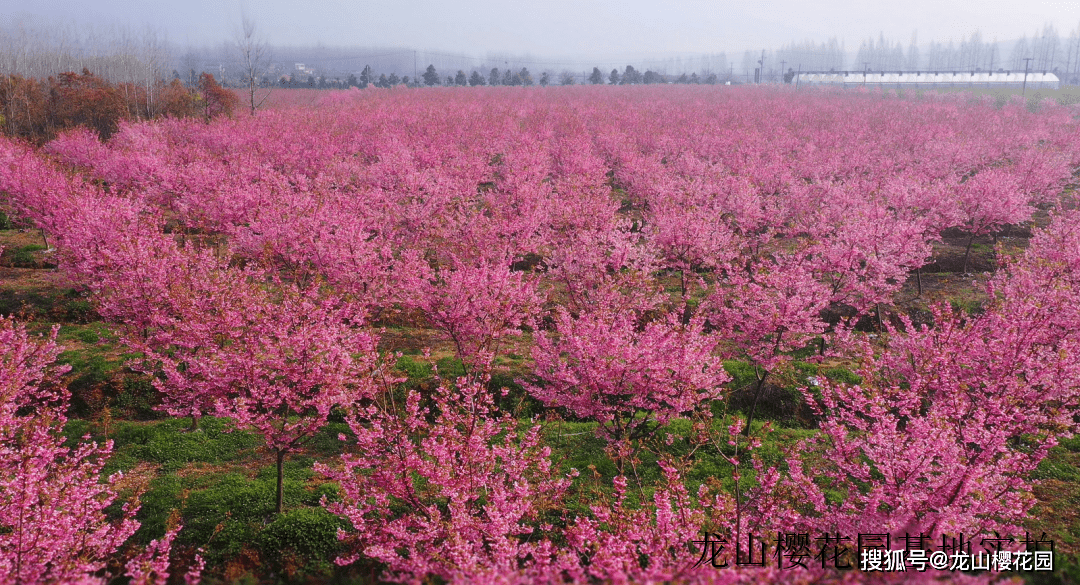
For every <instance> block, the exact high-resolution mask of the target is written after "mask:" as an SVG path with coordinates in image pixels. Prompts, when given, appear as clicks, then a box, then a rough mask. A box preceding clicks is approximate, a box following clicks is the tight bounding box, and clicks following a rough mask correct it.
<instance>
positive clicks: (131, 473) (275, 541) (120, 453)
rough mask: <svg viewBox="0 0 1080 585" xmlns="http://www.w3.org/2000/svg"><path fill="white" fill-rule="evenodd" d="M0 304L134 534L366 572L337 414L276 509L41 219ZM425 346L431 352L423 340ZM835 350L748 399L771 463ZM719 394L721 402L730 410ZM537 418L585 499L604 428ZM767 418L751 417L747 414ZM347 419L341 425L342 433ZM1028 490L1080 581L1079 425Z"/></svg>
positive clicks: (272, 573)
mask: <svg viewBox="0 0 1080 585" xmlns="http://www.w3.org/2000/svg"><path fill="white" fill-rule="evenodd" d="M1017 233H1018V234H1020V235H1011V236H1007V237H1008V239H1004V238H1000V239H999V243H1000V244H1001V247H1000V248H995V247H994V245H993V244H994V242H993V241H992V239H991V238H982V239H978V240H976V242H975V244H976V245H974V246H973V247H972V252H971V258H969V271H970V272H977V273H976V274H960V273H959V270H960V268H959V267H958V263H959V262H962V255H963V253H964V248H965V247H966V243H967V242H966V241H958V240H953V239H949V238H946V240H945V241H944V242H942V243H941V244H939V245H937V246H936V247H935V262H934V263H933V264H932V265H931V266H928V267H926V268H925V269H924V270H923V273H922V293H921V294H919V292H918V287H917V284H916V278H915V276H914V275H912V276H911V278H909V279H908V281H907V282H906V283H905V285H904V287H903V288H902V289H901V291H900V292H899V293H898V294H897V295H896V298H895V299H894V302H893V305H892V306H890V307H885V309H884V312H885V318H888V315H889V314H890V313H895V312H905V313H907V314H909V315H912V317H913V318H914V319H915V320H916V321H918V320H919V316H923V317H925V315H927V314H928V308H929V306H930V304H932V303H938V302H941V303H951V304H952V305H953V306H955V307H959V308H963V309H964V310H967V311H971V312H977V311H978V310H980V307H981V305H982V303H983V302H984V300H985V299H984V297H983V296H982V292H981V291H982V287H981V283H982V282H984V281H985V279H986V278H988V274H986V273H983V272H982V271H984V270H991V269H992V268H993V267H994V265H995V264H996V259H995V257H996V254H997V253H998V250H1000V251H1001V253H1010V254H1011V253H1016V252H1017V251H1019V250H1022V249H1023V247H1024V245H1025V244H1026V235H1027V234H1026V232H1023V231H1020V232H1017ZM0 246H3V247H5V248H6V249H5V251H4V253H3V255H2V256H0V314H14V315H16V316H17V317H18V318H20V319H22V320H24V321H27V322H30V324H31V325H30V326H31V328H32V329H33V330H35V331H39V332H46V331H48V330H50V329H51V328H52V327H54V326H55V327H59V332H58V337H59V340H60V343H61V344H62V345H64V347H65V351H64V352H63V353H62V354H61V356H60V361H61V362H63V363H65V364H68V365H70V366H71V371H70V372H69V373H68V374H67V375H66V381H67V383H68V386H69V388H70V389H71V392H72V395H73V403H72V417H73V418H72V420H71V421H70V423H69V424H68V426H67V428H66V429H65V434H66V435H67V436H68V437H69V439H70V440H71V441H73V442H74V441H79V440H82V437H84V436H90V437H92V438H93V439H94V440H98V441H104V440H111V441H113V443H114V450H115V451H114V455H113V456H112V458H111V459H110V461H109V463H108V465H107V467H106V472H107V473H113V472H116V471H123V472H124V474H125V477H124V479H123V480H122V482H121V486H122V491H123V496H124V497H125V498H127V497H130V496H134V495H138V497H139V498H140V500H141V502H142V508H141V509H140V512H139V516H138V518H139V520H140V521H141V522H142V527H141V528H140V530H139V532H138V533H137V535H136V540H137V541H138V542H140V543H145V542H148V541H149V540H151V539H153V538H156V537H159V536H161V534H162V533H163V532H164V530H165V525H166V522H167V521H168V519H169V517H170V516H171V515H173V514H176V513H179V514H180V515H181V516H182V517H183V519H184V525H185V529H184V531H183V532H182V533H181V535H180V537H179V539H180V540H179V541H180V544H182V545H186V546H188V547H189V548H190V549H194V548H195V547H201V548H203V549H204V550H205V551H206V555H205V556H206V558H207V561H208V563H209V566H210V570H209V571H208V574H209V575H211V576H212V577H213V579H214V581H215V582H216V581H220V582H226V583H234V582H235V583H256V582H267V583H275V582H280V583H285V582H288V583H303V582H316V581H317V582H325V581H333V582H338V583H369V582H374V581H375V577H374V575H376V574H377V573H378V570H379V567H377V566H373V565H360V566H351V567H348V568H341V567H337V566H336V565H334V564H333V562H332V560H333V558H334V557H335V556H336V555H337V554H338V553H339V552H340V551H339V548H338V547H339V545H338V542H337V540H336V538H335V534H336V531H337V529H338V528H339V527H342V526H343V524H342V520H340V519H338V518H336V517H334V516H332V515H330V514H328V513H327V512H325V511H324V510H323V509H322V507H321V506H320V501H321V500H323V498H327V499H330V500H332V499H333V498H335V497H337V488H336V486H335V485H334V484H332V483H329V482H327V481H326V480H325V479H323V478H322V477H321V476H319V474H317V473H315V472H314V470H313V465H314V463H315V462H316V461H322V462H325V463H328V464H331V465H332V464H333V462H334V460H335V459H336V457H337V456H338V455H339V454H341V453H342V452H344V451H345V450H347V449H348V445H349V441H348V440H347V439H348V437H347V435H348V434H349V429H348V426H347V425H346V424H345V423H344V422H341V421H338V422H332V423H331V424H330V425H328V427H327V428H326V429H324V430H323V431H322V432H321V433H320V434H319V435H318V436H317V437H316V438H315V439H314V440H313V441H311V442H310V443H309V444H308V445H307V446H306V447H305V448H304V449H303V450H302V451H301V452H299V453H296V454H294V455H292V456H291V457H290V458H289V459H288V460H287V464H286V477H285V503H286V508H287V512H286V513H285V514H283V515H281V516H278V515H276V514H275V513H274V498H275V495H274V494H275V484H274V482H275V470H274V466H273V463H274V460H273V458H272V456H271V455H270V454H269V453H268V452H267V450H266V449H264V448H263V445H262V440H261V438H260V437H258V436H257V435H254V434H252V433H249V432H245V431H241V430H235V429H231V428H230V425H229V423H228V421H225V420H219V419H213V418H206V419H203V420H202V421H201V422H200V428H199V430H197V431H191V430H190V429H189V427H190V420H188V419H176V418H164V417H162V415H161V414H160V413H159V412H158V411H156V410H155V407H156V406H157V398H156V396H155V393H154V390H153V387H152V385H151V383H150V380H149V379H148V378H147V377H146V376H145V375H142V374H139V373H136V372H133V371H131V370H130V369H128V368H127V367H126V363H127V362H128V360H130V359H132V358H134V357H137V356H135V355H134V354H130V353H128V352H127V350H126V349H125V348H124V347H123V346H121V345H120V344H119V342H118V340H117V339H116V337H115V336H114V335H113V334H112V333H111V332H110V330H109V328H108V326H107V325H105V324H104V323H102V322H101V321H100V320H99V318H98V316H97V315H96V314H95V313H94V310H93V307H92V306H91V305H90V303H89V302H88V300H87V298H86V296H85V295H84V293H82V292H81V291H79V290H78V289H77V288H75V287H73V286H72V284H71V283H70V282H68V281H67V280H66V279H65V278H64V275H63V274H62V273H59V272H57V271H56V270H55V269H54V268H52V264H51V262H50V258H51V254H52V252H51V251H49V250H47V249H45V247H44V243H43V241H42V237H41V234H40V232H36V231H18V230H10V229H9V230H0ZM386 325H387V326H386V328H385V330H384V331H383V333H382V335H381V346H380V349H381V350H383V351H393V352H400V353H401V354H402V356H401V357H400V358H399V360H398V364H397V367H398V369H399V370H400V372H401V373H402V374H403V375H406V376H408V378H409V381H408V382H407V384H408V385H410V386H412V387H425V386H427V387H432V386H433V385H434V384H436V381H435V380H434V378H433V376H434V373H435V371H438V372H439V374H440V375H441V376H443V377H444V378H445V377H452V376H454V375H456V374H458V373H460V372H461V364H460V363H458V362H457V360H456V359H454V358H453V357H452V356H453V351H452V346H451V345H450V344H449V342H448V340H447V339H445V338H443V337H442V336H440V334H439V333H438V332H436V331H434V330H431V329H427V328H424V327H422V326H418V325H422V324H418V323H415V322H410V321H409V320H408V319H405V320H399V321H396V322H391V321H388V322H387V324H386ZM530 344H531V340H530V338H529V337H528V336H522V337H521V338H517V339H514V340H511V341H510V342H509V344H508V345H507V346H505V348H504V352H503V354H502V356H501V357H500V358H498V360H497V361H496V364H495V366H496V369H495V372H494V375H493V379H492V386H493V387H495V388H500V389H501V388H505V389H506V390H507V394H506V396H505V397H504V398H502V399H501V405H500V406H501V407H503V408H506V409H509V410H511V411H513V412H516V413H518V415H519V416H520V417H521V418H522V420H523V423H522V424H526V422H525V420H526V419H528V418H529V417H532V416H534V415H544V414H550V413H545V412H544V409H543V408H542V407H541V405H539V404H538V403H536V402H535V401H534V400H532V399H530V398H529V397H528V396H527V395H526V394H525V393H524V391H523V390H522V389H521V387H520V386H519V385H518V384H517V382H516V380H517V379H519V378H521V377H522V376H526V375H528V372H529V370H530V368H531V364H530V360H529V359H528V357H527V356H528V355H529V351H528V347H529V345H530ZM426 349H428V350H431V351H430V354H429V356H428V357H425V356H424V355H422V354H423V352H424V350H426ZM843 366H844V364H840V363H828V364H824V365H819V364H813V363H806V362H801V361H796V362H795V364H794V366H793V367H792V368H791V370H790V371H788V372H786V373H785V374H784V375H783V376H777V377H776V378H774V379H775V380H776V381H777V382H778V383H777V384H775V385H773V386H771V387H770V388H769V389H768V392H767V393H766V396H764V398H765V400H764V402H765V404H759V405H758V410H757V416H758V417H759V418H760V419H765V420H770V421H772V422H773V423H774V425H775V426H777V427H778V430H777V431H775V432H773V433H771V434H769V435H767V438H766V442H765V445H764V446H763V448H762V449H761V451H760V454H761V455H762V456H763V458H764V460H765V462H766V463H776V464H781V463H782V453H783V451H784V449H787V448H791V447H793V446H794V445H795V444H796V443H797V442H798V441H800V440H802V439H805V438H808V437H810V436H812V435H813V434H814V433H815V431H814V430H813V428H812V427H813V422H814V421H813V416H812V414H811V413H809V411H808V410H806V409H805V407H804V405H803V404H802V397H801V394H800V393H799V392H798V391H797V390H796V388H797V387H798V386H800V385H805V384H807V381H808V379H809V378H810V377H811V376H823V377H827V378H831V379H834V380H838V381H844V382H849V383H857V382H858V377H857V376H855V375H854V374H853V373H851V372H850V371H849V370H847V369H845V368H844V367H843ZM726 367H727V369H728V371H729V372H730V373H731V374H732V376H733V378H734V381H733V382H732V383H731V384H730V386H731V394H730V396H729V400H728V401H726V402H725V403H724V404H723V405H719V406H718V407H717V410H716V412H715V414H716V418H715V419H714V423H713V424H714V425H715V426H716V429H717V432H718V433H719V434H721V435H723V433H725V432H726V431H725V429H726V424H727V421H728V419H727V418H726V417H727V416H728V415H729V414H731V413H732V412H736V411H738V410H740V409H741V408H745V407H746V406H747V404H748V402H749V400H748V399H747V398H748V393H747V390H746V388H747V387H748V386H750V385H751V382H752V381H753V379H754V378H753V373H752V372H751V371H750V370H749V368H748V366H747V365H746V364H741V363H739V362H728V363H727V364H726ZM727 409H731V412H728V411H727ZM544 420H545V422H543V433H544V436H545V438H546V440H547V442H548V444H549V445H550V446H551V447H552V449H553V454H552V457H553V459H554V461H555V462H556V463H557V465H559V466H560V467H561V468H562V469H563V470H567V471H568V470H569V469H570V468H575V469H578V470H581V471H582V475H581V477H579V478H578V479H577V481H576V483H575V485H574V487H573V489H572V490H571V497H570V498H568V501H567V505H568V506H569V507H570V509H571V510H572V511H573V510H574V509H575V508H580V509H581V511H582V512H584V511H586V509H587V507H588V505H589V503H590V502H594V501H596V498H597V495H598V493H603V492H604V491H605V490H609V489H610V487H609V486H610V485H611V482H610V480H611V478H612V477H613V476H614V475H615V473H616V469H615V466H614V464H613V463H612V460H611V458H610V457H608V456H607V455H606V454H605V453H604V443H603V441H601V440H599V439H597V438H596V436H595V433H594V429H595V425H594V424H593V423H584V422H575V421H564V420H558V419H557V418H552V417H550V416H549V417H547V418H546V419H544ZM762 422H764V421H760V422H757V423H756V425H755V426H757V425H760V424H761V423H762ZM690 432H691V428H690V423H689V422H687V421H681V420H679V421H674V422H672V423H671V424H670V425H669V426H668V427H667V428H665V429H662V430H661V431H660V433H658V436H665V435H666V434H668V433H670V434H672V435H673V436H675V437H676V438H683V437H686V436H688V434H689V433H690ZM342 434H344V435H346V440H345V441H342V440H341V439H340V438H339V435H342ZM687 444H688V443H687V441H685V440H675V441H674V442H673V443H672V445H671V446H669V447H665V449H667V450H668V451H669V452H670V453H671V454H674V455H679V454H681V453H683V452H685V450H686V449H687V448H688V447H687V446H686V445H687ZM724 451H725V452H723V453H711V454H704V455H700V456H698V457H697V459H696V463H695V465H694V466H693V467H692V468H691V469H690V470H689V472H688V474H687V481H688V483H689V484H690V485H689V487H690V488H691V489H692V490H696V488H697V485H698V484H700V483H704V482H716V481H717V480H716V478H723V479H721V480H720V484H721V485H722V486H723V487H725V488H726V489H729V490H732V489H734V485H733V484H732V482H731V480H730V477H731V466H730V464H729V463H728V462H727V460H726V459H725V458H724V455H731V454H732V453H731V452H730V450H729V449H727V448H726V444H725V450H724ZM653 463H655V455H649V454H644V455H643V456H642V461H641V465H640V466H639V469H640V470H641V471H640V474H639V475H637V476H636V477H635V479H634V481H635V483H639V484H640V486H641V488H642V489H641V490H640V492H639V493H640V495H641V496H644V497H648V496H649V494H650V493H651V491H650V488H649V486H651V485H654V484H655V482H656V481H657V480H658V479H659V477H658V471H657V466H656V465H654V464H653ZM743 476H744V478H746V479H744V480H743V482H742V488H743V489H746V487H748V486H749V485H751V484H752V482H753V473H752V470H745V469H744V470H743ZM1035 479H1038V480H1040V483H1039V485H1038V487H1037V488H1036V490H1035V495H1036V497H1037V498H1038V500H1039V503H1038V505H1037V506H1036V508H1035V510H1034V511H1033V514H1032V516H1031V519H1030V521H1029V522H1028V526H1027V527H1028V528H1029V530H1031V532H1032V533H1033V534H1041V533H1043V532H1045V533H1046V534H1047V537H1048V538H1051V539H1053V540H1054V541H1055V544H1056V547H1057V548H1056V550H1057V552H1058V553H1059V556H1058V560H1057V565H1058V566H1059V567H1062V568H1061V569H1059V570H1058V571H1057V572H1056V573H1055V574H1054V575H1052V576H1046V575H1043V576H1042V580H1040V581H1038V582H1040V583H1058V582H1065V583H1080V514H1078V512H1077V510H1080V439H1070V440H1064V441H1062V443H1061V445H1060V446H1058V447H1056V448H1054V449H1053V450H1052V451H1051V453H1050V457H1049V458H1048V459H1047V460H1046V461H1044V462H1043V464H1042V465H1040V467H1039V468H1038V470H1037V472H1036V474H1035Z"/></svg>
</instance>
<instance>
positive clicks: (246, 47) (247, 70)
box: [236, 13, 272, 116]
mask: <svg viewBox="0 0 1080 585" xmlns="http://www.w3.org/2000/svg"><path fill="white" fill-rule="evenodd" d="M241 29H242V30H241V32H240V36H239V37H237V39H236V46H237V47H238V48H239V49H240V55H241V58H242V59H241V61H242V64H243V67H244V77H245V78H246V79H245V81H247V85H248V98H249V103H250V105H251V115H252V116H254V115H255V108H257V107H259V106H261V105H262V103H263V102H264V101H266V98H267V97H268V96H269V95H270V91H271V89H272V88H270V89H267V91H266V94H265V95H263V97H262V99H260V100H259V101H258V103H256V101H255V87H256V85H257V84H258V80H259V78H261V77H262V75H263V70H264V69H266V68H267V65H268V64H269V61H270V50H269V47H267V45H266V42H265V41H263V40H262V39H260V38H258V37H256V36H255V21H254V20H252V19H251V18H249V17H248V15H247V14H246V13H244V14H242V16H241Z"/></svg>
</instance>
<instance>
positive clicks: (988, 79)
mask: <svg viewBox="0 0 1080 585" xmlns="http://www.w3.org/2000/svg"><path fill="white" fill-rule="evenodd" d="M1025 80H1026V83H1025ZM796 82H797V83H798V84H800V85H804V84H806V85H844V86H857V85H866V86H874V87H910V88H932V87H1016V88H1020V87H1022V86H1024V85H1025V84H1026V85H1027V87H1028V88H1030V89H1058V87H1059V86H1060V85H1061V80H1060V79H1058V77H1057V75H1054V74H1053V73H1048V72H1044V71H1039V72H1032V71H1029V72H1027V73H1024V72H1023V71H997V72H991V71H884V72H873V71H871V72H864V71H811V72H806V71H804V72H802V73H799V74H797V75H796V79H795V80H793V81H792V83H796Z"/></svg>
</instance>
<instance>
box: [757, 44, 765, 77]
mask: <svg viewBox="0 0 1080 585" xmlns="http://www.w3.org/2000/svg"><path fill="white" fill-rule="evenodd" d="M758 65H759V66H760V71H761V74H760V75H759V76H758V80H759V81H765V49H762V50H761V59H758Z"/></svg>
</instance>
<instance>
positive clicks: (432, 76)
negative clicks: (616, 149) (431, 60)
mask: <svg viewBox="0 0 1080 585" xmlns="http://www.w3.org/2000/svg"><path fill="white" fill-rule="evenodd" d="M584 81H585V82H587V83H589V84H592V85H605V84H606V85H647V84H654V83H687V84H696V83H703V84H715V83H717V82H718V81H719V77H718V76H717V74H715V73H707V74H703V75H701V76H699V75H698V74H697V73H691V74H689V75H687V74H686V73H682V74H680V75H678V76H675V75H665V74H662V73H658V72H656V71H653V70H651V69H648V70H646V71H645V72H641V71H638V70H637V69H635V68H634V66H633V65H627V66H626V69H625V70H623V71H621V72H620V71H619V70H618V69H612V70H611V72H610V73H608V74H605V73H604V72H603V71H601V70H600V68H599V67H593V70H592V73H591V74H589V75H588V76H587V77H585V79H584ZM576 83H577V79H576V78H575V76H574V74H573V73H571V72H570V71H563V72H562V73H559V74H557V75H556V74H553V73H551V72H548V71H544V72H542V73H541V74H540V76H539V78H536V77H535V76H534V75H533V74H532V73H531V72H530V71H529V69H528V67H522V68H521V69H518V70H516V71H515V70H512V69H499V68H498V67H492V68H491V70H490V71H489V72H488V73H487V74H484V73H483V72H481V71H478V70H473V71H472V72H471V73H465V70H464V69H458V70H457V72H456V73H454V74H453V75H446V76H445V77H443V76H442V74H440V73H439V71H438V70H437V69H436V68H435V65H428V66H427V69H425V70H424V73H423V74H422V75H421V76H420V78H419V79H417V80H413V81H412V82H410V79H409V77H408V76H406V77H404V78H401V79H399V78H398V77H397V76H396V75H394V74H391V75H390V77H389V78H388V77H387V76H386V75H385V74H384V75H380V76H379V79H377V80H376V79H375V78H374V75H373V74H372V72H371V67H370V66H365V67H364V70H363V71H362V72H361V73H360V75H359V76H356V75H350V76H349V77H348V78H347V80H346V81H345V83H343V84H340V85H341V86H342V87H358V88H360V89H364V88H366V87H368V86H369V85H371V86H374V87H393V86H396V85H399V84H404V85H408V86H410V87H418V86H419V85H424V86H427V87H437V86H438V87H452V86H460V87H477V86H493V87H494V86H523V87H529V86H533V85H539V86H541V87H545V86H548V85H555V84H558V85H574V84H576ZM311 87H333V86H332V85H325V86H324V85H323V84H318V85H316V84H314V83H313V84H311Z"/></svg>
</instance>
